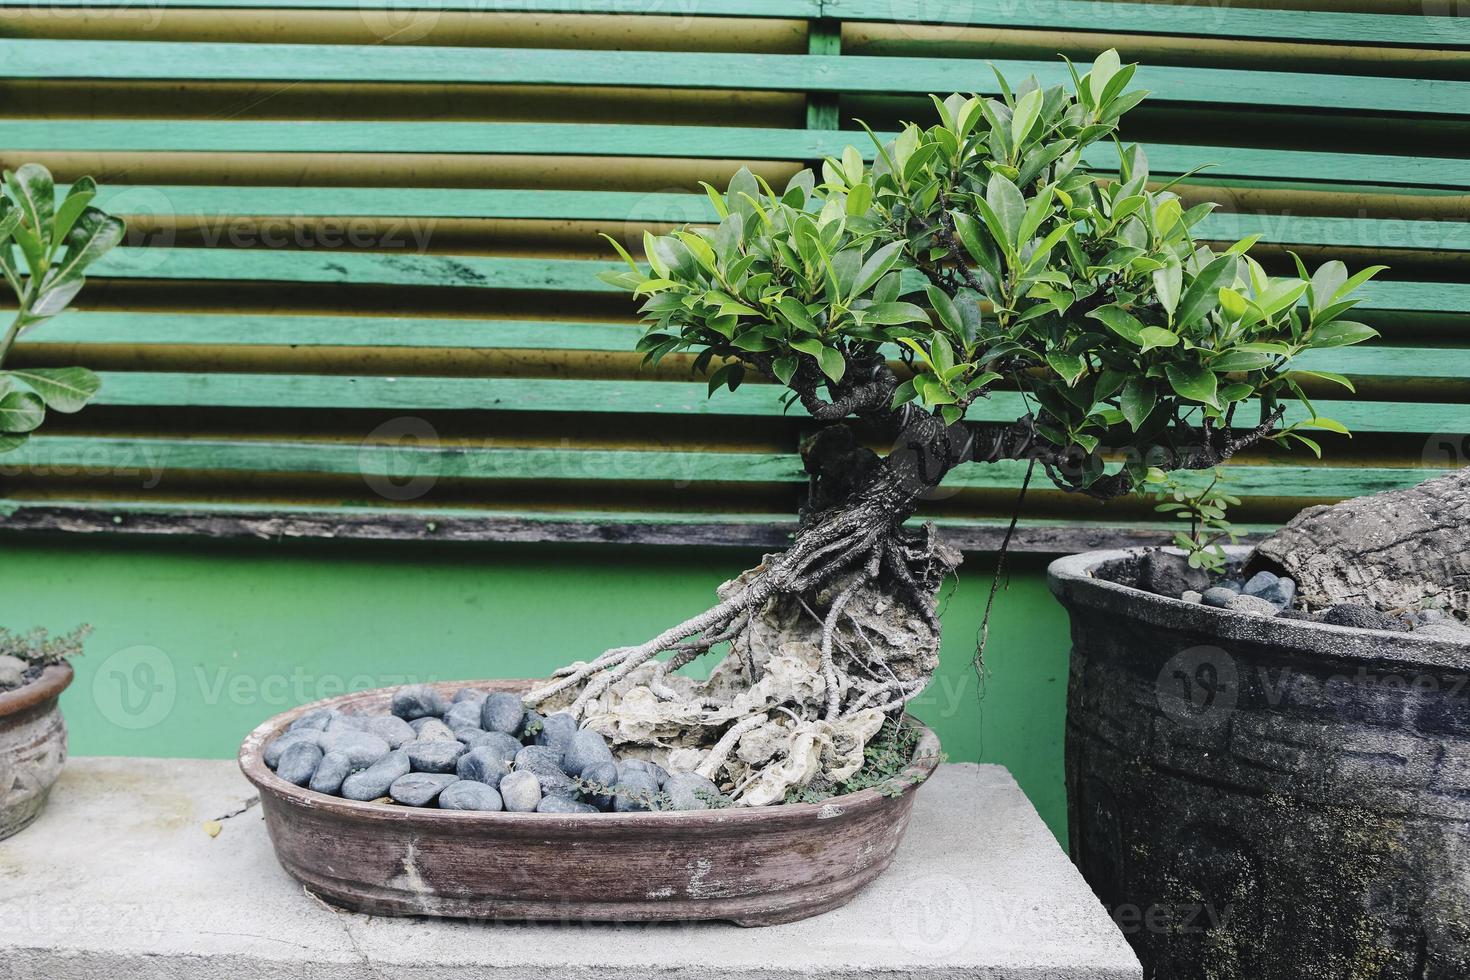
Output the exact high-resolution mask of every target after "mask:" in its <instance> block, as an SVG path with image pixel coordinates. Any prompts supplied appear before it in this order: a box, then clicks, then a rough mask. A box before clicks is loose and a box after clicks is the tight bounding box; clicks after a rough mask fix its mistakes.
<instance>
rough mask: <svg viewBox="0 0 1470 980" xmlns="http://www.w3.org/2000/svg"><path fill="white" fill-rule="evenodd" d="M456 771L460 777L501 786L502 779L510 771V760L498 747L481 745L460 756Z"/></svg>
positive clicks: (488, 784)
mask: <svg viewBox="0 0 1470 980" xmlns="http://www.w3.org/2000/svg"><path fill="white" fill-rule="evenodd" d="M455 772H457V773H458V774H459V778H460V779H466V780H472V781H474V782H477V783H484V784H486V785H487V786H499V785H500V781H501V780H502V779H504V778H505V777H506V775H507V774H509V773H510V761H509V760H507V759H506V757H505V755H504V753H502V752H500V751H499V750H498V749H495V748H493V747H491V746H480V747H479V748H475V749H470V750H469V751H468V752H466V753H465V754H464V755H462V756H460V757H459V761H458V762H457V763H456V764H455Z"/></svg>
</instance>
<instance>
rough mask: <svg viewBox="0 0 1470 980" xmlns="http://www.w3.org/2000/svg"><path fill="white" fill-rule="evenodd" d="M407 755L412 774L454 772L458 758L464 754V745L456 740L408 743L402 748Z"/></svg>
mask: <svg viewBox="0 0 1470 980" xmlns="http://www.w3.org/2000/svg"><path fill="white" fill-rule="evenodd" d="M403 750H404V751H405V752H407V753H408V764H409V766H411V767H412V768H413V771H414V772H438V773H444V772H454V771H455V765H456V764H457V763H458V762H459V757H460V756H462V755H464V754H465V751H466V749H465V744H464V743H463V742H461V741H459V740H458V739H453V738H451V739H447V740H446V739H436V740H433V741H424V740H422V739H420V740H419V741H416V742H409V743H408V744H407V745H405V746H404V747H403Z"/></svg>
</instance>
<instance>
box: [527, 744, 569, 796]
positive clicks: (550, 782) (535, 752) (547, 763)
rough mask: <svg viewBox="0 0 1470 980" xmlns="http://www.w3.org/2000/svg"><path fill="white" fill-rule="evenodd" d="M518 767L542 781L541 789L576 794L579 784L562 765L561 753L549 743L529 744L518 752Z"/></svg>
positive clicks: (565, 794) (544, 791) (545, 791)
mask: <svg viewBox="0 0 1470 980" xmlns="http://www.w3.org/2000/svg"><path fill="white" fill-rule="evenodd" d="M514 767H515V768H516V769H522V770H528V771H530V772H534V773H535V774H536V778H537V779H539V780H540V781H541V791H542V792H543V793H547V794H553V793H560V794H561V795H563V796H574V795H576V792H577V784H576V783H575V782H574V781H573V780H572V777H570V776H568V775H567V774H566V772H565V771H564V770H563V769H562V767H561V753H560V752H558V751H556V749H553V748H551V747H550V746H549V745H528V746H526V747H525V748H523V749H521V750H520V751H519V752H517V753H516V757H515V764H514Z"/></svg>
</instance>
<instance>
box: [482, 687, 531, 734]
mask: <svg viewBox="0 0 1470 980" xmlns="http://www.w3.org/2000/svg"><path fill="white" fill-rule="evenodd" d="M525 713H526V708H525V706H524V705H523V704H521V699H520V698H518V697H517V696H516V695H514V694H509V693H507V692H505V691H495V692H493V693H492V694H490V695H489V696H487V697H486V698H485V702H484V704H482V705H481V706H480V727H481V728H483V729H485V731H487V732H505V733H506V734H508V735H513V734H515V732H516V730H517V729H519V728H520V727H521V718H522V716H524V715H525Z"/></svg>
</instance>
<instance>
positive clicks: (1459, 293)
mask: <svg viewBox="0 0 1470 980" xmlns="http://www.w3.org/2000/svg"><path fill="white" fill-rule="evenodd" d="M625 268H627V267H626V266H624V265H620V264H617V263H608V262H598V261H590V260H579V259H520V258H484V257H480V256H458V255H411V254H405V253H384V252H321V251H315V252H308V251H297V252H292V251H270V250H263V249H243V250H239V249H208V248H196V249H188V248H174V249H165V248H153V249H148V248H116V249H113V250H112V251H111V252H109V253H108V254H107V255H105V256H103V257H102V258H101V259H100V260H98V261H97V262H96V264H94V265H93V266H92V267H91V268H90V269H89V270H88V271H89V274H90V275H92V276H95V277H109V276H110V277H115V278H120V279H160V280H199V279H204V280H220V281H231V282H248V281H262V282H287V283H320V284H344V285H345V284H354V283H355V284H375V285H390V286H442V287H464V288H473V289H522V290H547V291H565V292H604V293H613V292H619V290H617V289H615V287H612V286H609V285H607V284H606V283H603V282H601V281H600V280H598V279H597V273H598V272H601V271H604V270H609V269H614V270H617V269H625ZM1362 296H1363V303H1362V306H1361V308H1362V309H1364V310H1393V311H1404V312H1409V313H1470V284H1467V283H1449V282H1394V281H1388V282H1370V283H1368V284H1367V285H1366V286H1364V287H1363V289H1362Z"/></svg>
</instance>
